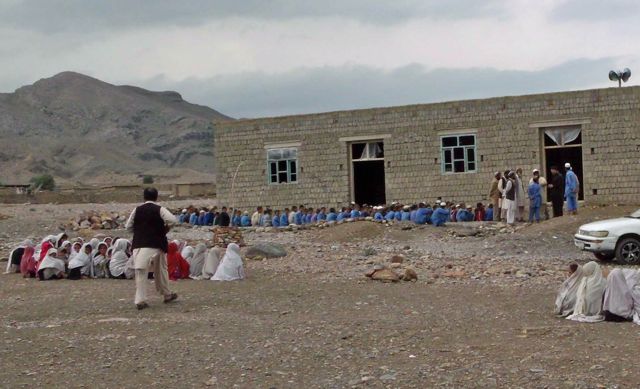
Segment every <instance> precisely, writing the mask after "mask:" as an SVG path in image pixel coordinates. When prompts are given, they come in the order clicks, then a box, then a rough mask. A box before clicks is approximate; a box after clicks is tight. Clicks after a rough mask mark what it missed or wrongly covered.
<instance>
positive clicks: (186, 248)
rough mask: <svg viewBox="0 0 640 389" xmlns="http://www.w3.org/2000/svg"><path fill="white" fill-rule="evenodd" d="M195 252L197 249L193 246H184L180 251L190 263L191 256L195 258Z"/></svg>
mask: <svg viewBox="0 0 640 389" xmlns="http://www.w3.org/2000/svg"><path fill="white" fill-rule="evenodd" d="M193 254H195V251H194V250H193V247H191V246H184V248H183V249H182V251H181V252H180V255H182V258H184V259H185V261H187V262H189V263H191V258H193Z"/></svg>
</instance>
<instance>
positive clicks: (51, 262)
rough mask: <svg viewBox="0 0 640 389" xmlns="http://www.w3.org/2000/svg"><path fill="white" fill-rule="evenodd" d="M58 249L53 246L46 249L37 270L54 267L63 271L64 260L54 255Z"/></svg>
mask: <svg viewBox="0 0 640 389" xmlns="http://www.w3.org/2000/svg"><path fill="white" fill-rule="evenodd" d="M57 252H58V250H57V249H54V248H50V249H49V251H47V255H46V256H45V257H44V258H43V259H42V263H40V268H39V270H42V269H56V270H58V271H60V272H62V273H64V261H62V260H60V259H58V258H56V257H55V255H56V254H57Z"/></svg>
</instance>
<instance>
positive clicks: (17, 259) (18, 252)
mask: <svg viewBox="0 0 640 389" xmlns="http://www.w3.org/2000/svg"><path fill="white" fill-rule="evenodd" d="M28 246H31V247H33V242H32V241H30V240H29V239H27V240H25V241H23V242H22V243H20V245H19V246H18V247H16V248H15V249H14V250H13V251H11V254H9V260H8V261H7V270H6V271H5V273H20V263H21V262H22V256H23V255H24V251H25V249H26V248H27V247H28Z"/></svg>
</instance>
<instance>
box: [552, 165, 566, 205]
mask: <svg viewBox="0 0 640 389" xmlns="http://www.w3.org/2000/svg"><path fill="white" fill-rule="evenodd" d="M550 170H551V179H550V181H549V189H550V191H549V196H550V197H551V205H552V207H553V217H559V216H562V207H563V206H564V177H562V174H560V172H559V171H558V167H557V166H551V169H550Z"/></svg>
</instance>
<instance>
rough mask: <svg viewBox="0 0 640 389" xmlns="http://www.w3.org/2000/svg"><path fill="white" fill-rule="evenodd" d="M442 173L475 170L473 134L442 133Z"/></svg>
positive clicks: (474, 139)
mask: <svg viewBox="0 0 640 389" xmlns="http://www.w3.org/2000/svg"><path fill="white" fill-rule="evenodd" d="M440 148H441V150H442V173H444V174H446V173H467V172H475V171H476V136H475V134H460V135H443V136H441V137H440Z"/></svg>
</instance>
